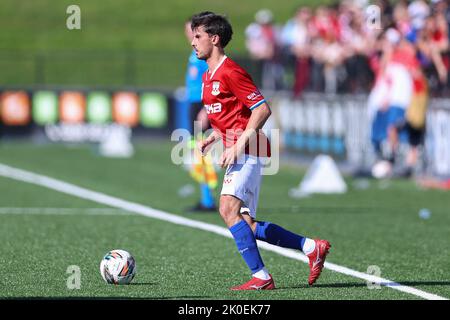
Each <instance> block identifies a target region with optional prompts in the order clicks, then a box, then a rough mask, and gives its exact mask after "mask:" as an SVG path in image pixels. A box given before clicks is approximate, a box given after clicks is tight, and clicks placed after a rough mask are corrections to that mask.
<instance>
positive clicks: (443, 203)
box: [0, 141, 450, 300]
mask: <svg viewBox="0 0 450 320" xmlns="http://www.w3.org/2000/svg"><path fill="white" fill-rule="evenodd" d="M172 146H173V145H172V144H171V143H170V142H166V141H147V142H137V143H136V144H135V147H136V154H135V156H134V157H133V158H132V159H105V158H102V157H100V156H98V155H97V153H96V151H95V148H93V147H92V146H88V145H79V146H64V145H38V146H37V145H32V144H30V143H25V142H15V143H2V144H0V163H3V164H7V165H10V166H14V167H17V168H21V169H24V170H29V171H32V172H35V173H39V174H43V175H47V176H50V177H53V178H56V179H60V180H63V181H66V182H70V183H73V184H75V185H78V186H81V187H85V188H88V189H90V190H94V191H98V192H102V193H105V194H108V195H111V196H114V197H118V198H121V199H125V200H128V201H132V202H136V203H140V204H143V205H146V206H150V207H152V208H156V209H160V210H163V211H166V212H170V213H173V214H177V215H181V216H185V217H187V218H190V219H195V220H199V221H204V222H208V223H212V224H216V225H219V226H222V227H223V226H224V223H223V222H222V221H221V219H220V217H219V215H218V214H186V213H184V211H183V208H185V207H187V206H189V205H192V204H193V203H194V202H195V201H196V199H197V196H198V193H196V194H193V195H191V196H189V197H185V198H183V197H180V196H179V195H178V190H179V189H180V188H181V187H182V186H184V185H186V184H189V183H193V182H192V181H191V180H190V178H189V176H188V174H187V172H185V171H184V170H183V169H182V168H181V167H177V166H175V165H173V164H172V163H171V161H170V151H171V148H172ZM222 174H223V173H221V175H222ZM303 174H304V171H302V170H301V169H299V168H297V167H294V166H282V167H281V170H280V172H279V173H278V174H277V175H275V176H266V177H264V178H263V185H262V190H261V195H260V204H259V210H258V218H259V219H261V220H267V221H272V222H275V223H277V224H280V225H282V226H285V227H287V228H289V229H291V230H292V231H294V232H298V233H301V234H303V235H306V236H310V237H323V238H326V239H328V240H330V242H331V243H332V248H331V253H330V255H329V257H328V261H329V262H332V263H335V264H338V265H341V266H346V267H348V268H351V269H354V270H357V271H361V272H366V271H367V268H368V267H369V266H370V265H377V266H379V268H380V270H381V275H380V276H381V277H383V278H387V279H390V280H392V281H396V282H399V283H401V284H404V285H407V286H411V287H414V288H417V289H420V290H423V291H426V292H429V293H433V294H437V295H440V296H443V297H447V298H449V297H450V281H449V279H450V255H448V244H449V243H448V240H449V236H448V235H449V232H450V214H449V209H448V208H450V197H449V196H448V193H445V192H443V191H424V190H420V189H418V188H417V187H416V186H415V184H414V183H413V182H410V181H392V182H391V183H390V184H389V185H382V184H380V183H379V182H378V181H370V184H369V186H368V188H367V189H357V188H355V187H354V186H355V184H354V181H353V180H352V179H350V178H348V179H346V181H347V183H348V185H349V188H350V190H349V191H348V192H347V193H346V194H345V195H314V196H311V197H309V198H304V199H300V200H299V199H292V198H290V197H289V196H288V191H289V189H290V188H292V187H295V186H296V185H298V183H299V182H300V180H301V178H302V176H303ZM0 195H1V196H0V243H1V248H2V254H1V255H0V260H1V261H0V263H1V266H2V270H4V271H5V272H3V273H2V277H0V288H1V290H0V299H9V298H29V297H44V298H60V297H87V298H101V297H106V298H121V297H126V298H149V299H295V300H309V299H311V300H318V299H326V300H328V299H377V300H379V299H420V298H419V297H417V296H414V295H411V294H407V293H403V292H400V291H398V290H394V289H392V288H386V287H381V289H369V288H368V287H367V284H366V282H365V281H364V280H361V279H358V278H353V277H350V276H346V275H343V274H340V273H337V272H333V271H330V270H327V269H324V271H323V273H322V276H321V278H320V279H319V281H318V282H317V284H316V285H315V286H313V287H308V285H307V277H308V272H309V269H308V266H307V265H306V264H305V263H303V262H300V261H296V260H293V259H290V258H287V257H283V256H280V255H278V254H276V253H273V252H268V251H264V250H263V251H262V252H261V254H262V256H263V259H264V261H265V263H266V265H267V267H268V269H269V271H270V272H271V273H272V274H273V276H274V278H275V281H276V285H277V290H274V291H270V292H265V291H263V292H232V291H230V290H229V287H231V286H232V285H236V284H240V283H241V282H243V281H246V280H247V279H248V277H249V274H248V270H247V268H246V266H245V263H244V262H243V260H242V258H241V257H240V256H239V254H238V252H237V250H236V248H235V244H234V242H233V240H232V239H229V238H224V237H222V236H219V235H216V234H213V233H209V232H206V231H201V230H198V229H192V228H190V227H186V226H180V225H174V224H171V223H169V222H165V221H161V220H156V219H152V218H148V217H145V216H140V215H138V214H133V213H130V212H125V211H120V210H118V209H115V208H108V207H107V206H103V205H100V204H98V203H95V202H91V201H87V200H83V199H79V198H76V197H74V196H70V195H66V194H62V193H59V192H56V191H52V190H49V189H46V188H43V187H40V186H36V185H31V184H28V183H25V182H20V181H15V180H11V179H8V178H4V177H0ZM21 208H67V209H65V210H62V209H61V211H60V212H59V211H58V210H57V211H56V212H53V211H49V212H46V211H43V212H39V211H37V212H36V211H34V212H33V211H27V210H26V209H21ZM92 208H101V210H98V211H95V212H98V213H99V214H90V213H91V212H92ZM421 208H428V209H429V210H430V211H431V217H430V218H429V219H427V220H423V219H421V218H420V217H419V214H418V212H419V210H420V209H421ZM69 209H70V210H69ZM21 210H22V211H21ZM28 210H31V209H28ZM34 210H37V209H34ZM43 210H44V209H43ZM47 210H49V209H47ZM55 213H56V214H55ZM59 213H60V214H59ZM118 248H121V249H125V250H128V251H130V252H131V253H132V254H133V255H134V256H135V258H136V262H137V270H138V273H137V275H136V277H135V279H134V280H133V282H132V284H131V285H128V286H114V285H108V284H106V283H105V282H104V281H103V280H102V278H101V276H100V273H99V263H100V260H101V258H102V256H103V255H104V254H105V253H106V252H108V251H109V250H111V249H118ZM70 265H77V266H79V267H80V270H81V287H80V289H79V290H77V289H75V290H70V289H68V288H67V279H68V278H69V276H70V274H68V273H66V271H67V268H68V267H69V266H70Z"/></svg>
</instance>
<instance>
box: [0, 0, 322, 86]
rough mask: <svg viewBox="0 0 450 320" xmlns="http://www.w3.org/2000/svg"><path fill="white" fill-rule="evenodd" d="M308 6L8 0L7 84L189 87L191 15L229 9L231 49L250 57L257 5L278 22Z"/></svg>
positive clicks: (1, 48) (1, 20)
mask: <svg viewBox="0 0 450 320" xmlns="http://www.w3.org/2000/svg"><path fill="white" fill-rule="evenodd" d="M325 2H327V1H321V3H325ZM328 2H329V1H328ZM73 4H77V5H78V6H79V7H80V9H81V30H68V29H67V27H66V20H67V18H68V17H69V14H67V13H66V10H67V7H68V6H69V5H73ZM236 4H238V5H236ZM301 4H309V5H317V2H314V1H311V0H303V1H278V2H274V1H272V0H248V1H239V2H237V1H234V0H233V1H225V0H220V1H213V2H212V1H208V0H167V1H164V2H160V1H155V0H150V1H148V0H127V1H121V0H111V1H108V2H105V1H100V0H79V1H76V3H74V2H73V1H71V0H33V1H15V0H2V1H1V2H0V29H1V30H2V32H1V33H0V70H2V76H1V81H0V85H29V84H36V83H37V84H43V83H46V84H54V85H100V86H102V85H108V86H109V85H114V86H115V85H120V86H122V85H139V86H152V87H170V88H173V87H175V86H179V85H184V75H185V72H186V66H187V60H188V56H189V54H190V45H189V43H188V42H187V40H186V37H185V35H184V23H185V21H186V19H187V18H188V17H189V16H191V15H192V14H194V13H197V12H200V11H204V10H209V11H215V12H218V13H223V14H226V15H227V16H228V17H229V18H230V20H231V22H232V24H233V28H234V36H233V41H232V42H231V43H230V44H229V46H228V47H227V53H228V54H229V55H230V56H234V55H245V54H246V49H245V40H244V37H245V36H244V31H245V28H246V26H247V25H248V24H250V23H251V22H252V21H253V20H254V14H255V12H256V11H257V10H258V9H261V8H269V9H271V10H272V11H273V13H274V17H275V19H276V21H277V22H278V23H285V22H286V21H287V20H288V19H289V18H290V17H292V16H293V13H294V10H295V8H296V7H297V6H299V5H301ZM130 61H132V62H131V63H130Z"/></svg>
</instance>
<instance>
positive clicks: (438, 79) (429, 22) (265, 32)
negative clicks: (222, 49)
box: [246, 0, 450, 97]
mask: <svg viewBox="0 0 450 320" xmlns="http://www.w3.org/2000/svg"><path fill="white" fill-rule="evenodd" d="M449 25H450V0H430V1H425V0H414V1H408V0H399V1H395V2H392V1H391V2H390V1H389V0H376V1H372V2H369V1H367V0H344V1H340V2H338V3H336V4H334V5H329V6H325V5H320V6H318V7H316V8H312V7H307V6H302V7H299V8H298V9H297V10H296V12H295V14H294V16H293V17H292V18H291V19H289V20H288V21H287V22H286V23H284V24H283V25H280V24H278V23H276V19H275V18H274V16H273V14H272V12H271V11H270V10H268V9H261V10H259V11H258V12H257V13H256V15H255V21H254V22H253V23H251V24H250V25H249V26H248V27H247V29H246V47H247V49H248V51H249V54H250V56H251V58H252V59H254V60H256V61H258V62H259V65H260V66H261V68H260V75H261V87H262V89H265V90H280V89H287V90H292V93H293V95H294V97H299V96H301V94H302V93H303V92H305V91H314V92H326V93H367V92H369V91H370V90H371V88H372V86H373V84H374V81H375V78H376V73H377V69H378V67H379V63H380V61H381V60H382V54H383V50H382V45H383V44H382V43H383V42H382V39H383V38H384V35H385V32H386V30H388V29H392V28H395V29H396V30H397V31H399V33H400V34H401V36H402V37H403V38H404V39H406V40H407V41H409V42H410V43H411V44H412V45H413V46H414V47H415V50H416V56H417V58H418V59H419V61H420V65H421V68H422V70H423V72H424V74H425V75H426V78H427V80H428V86H429V90H430V95H432V96H449V95H450V81H449V79H448V77H447V73H448V70H449V68H450V54H449V32H448V29H449ZM289 75H290V76H289Z"/></svg>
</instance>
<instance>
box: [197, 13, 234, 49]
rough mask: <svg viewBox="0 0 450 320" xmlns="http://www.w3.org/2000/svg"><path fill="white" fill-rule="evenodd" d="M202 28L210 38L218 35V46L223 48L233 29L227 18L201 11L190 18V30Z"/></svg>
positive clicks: (228, 40)
mask: <svg viewBox="0 0 450 320" xmlns="http://www.w3.org/2000/svg"><path fill="white" fill-rule="evenodd" d="M202 26H203V27H204V28H205V32H206V33H207V34H209V35H210V36H213V35H218V36H219V39H220V45H221V46H222V48H225V47H226V45H227V44H228V42H230V40H231V36H232V35H233V29H232V28H231V24H230V23H229V22H228V20H227V18H225V17H224V16H222V15H218V14H215V13H214V12H211V11H203V12H200V13H199V14H196V15H194V16H192V23H191V28H192V30H195V29H197V28H199V27H202Z"/></svg>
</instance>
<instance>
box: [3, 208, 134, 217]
mask: <svg viewBox="0 0 450 320" xmlns="http://www.w3.org/2000/svg"><path fill="white" fill-rule="evenodd" d="M0 215H89V216H91V215H93V216H123V215H135V214H134V213H131V212H128V211H124V210H122V209H114V208H39V207H35V208H30V207H27V208H19V207H0Z"/></svg>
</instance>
